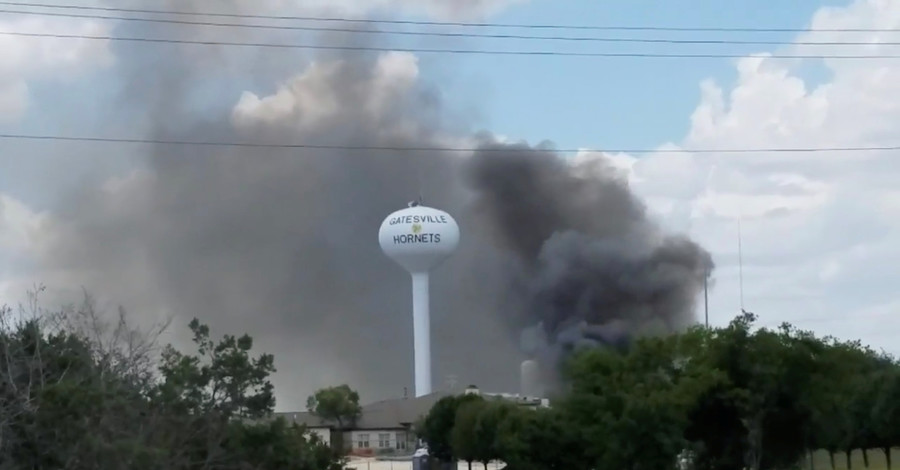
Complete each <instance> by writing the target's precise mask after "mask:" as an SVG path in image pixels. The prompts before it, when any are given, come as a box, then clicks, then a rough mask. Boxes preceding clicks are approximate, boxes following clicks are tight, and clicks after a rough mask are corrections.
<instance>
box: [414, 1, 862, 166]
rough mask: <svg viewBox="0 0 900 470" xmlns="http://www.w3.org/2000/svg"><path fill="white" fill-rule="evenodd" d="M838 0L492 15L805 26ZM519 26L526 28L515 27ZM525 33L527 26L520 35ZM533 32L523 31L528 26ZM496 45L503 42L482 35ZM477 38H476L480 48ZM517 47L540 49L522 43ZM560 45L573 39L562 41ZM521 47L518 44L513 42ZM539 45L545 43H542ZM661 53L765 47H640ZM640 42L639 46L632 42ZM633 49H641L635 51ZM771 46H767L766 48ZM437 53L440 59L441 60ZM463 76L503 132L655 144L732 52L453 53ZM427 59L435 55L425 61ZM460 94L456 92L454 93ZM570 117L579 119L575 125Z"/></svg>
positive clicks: (509, 19)
mask: <svg viewBox="0 0 900 470" xmlns="http://www.w3.org/2000/svg"><path fill="white" fill-rule="evenodd" d="M841 3H844V2H838V1H829V2H822V1H815V0H792V1H789V2H786V1H778V0H774V1H773V0H765V1H760V0H733V1H729V2H721V1H715V0H696V1H691V2H688V3H683V2H660V1H652V2H651V1H647V0H643V1H616V2H609V1H606V2H597V1H592V0H572V1H565V2H559V1H546V0H545V1H536V2H530V3H526V4H523V5H520V6H516V7H514V8H511V9H510V10H508V11H507V12H505V13H503V14H501V15H499V16H498V17H497V18H496V19H495V20H493V19H492V21H495V22H498V23H518V24H534V23H543V24H575V25H641V26H654V25H655V26H684V27H695V26H696V27H725V28H732V27H733V28H739V27H750V28H753V27H760V25H764V26H765V27H771V28H803V27H805V26H807V24H808V23H809V21H810V17H811V16H812V14H813V12H814V11H815V10H816V9H818V8H820V7H821V6H823V5H830V4H841ZM517 32H520V31H517ZM520 33H521V32H520ZM526 33H527V32H526ZM532 33H533V34H549V35H569V36H572V35H582V34H583V35H585V36H588V35H590V36H604V37H659V38H675V39H678V38H682V39H697V38H700V37H701V36H700V35H701V34H703V35H705V37H706V38H712V39H716V38H722V34H721V33H715V34H713V33H687V32H656V33H649V34H648V33H645V32H627V31H626V32H620V31H610V32H604V31H583V32H577V31H576V32H569V31H563V32H549V33H541V32H540V31H538V32H536V33H534V32H532ZM793 36H795V33H730V34H729V35H728V38H729V39H745V40H746V39H759V40H767V41H769V40H770V41H785V42H789V41H790V40H791V39H792V38H793ZM481 44H484V48H489V47H491V48H498V47H501V46H502V45H503V44H504V43H502V42H499V41H498V42H495V43H489V42H482V43H481ZM481 44H479V45H481ZM494 44H496V45H494ZM510 44H515V45H517V46H518V47H522V48H529V47H535V46H533V45H530V44H529V41H516V42H512V43H510ZM562 46H567V45H566V44H565V43H563V44H562ZM507 47H515V46H507ZM540 47H546V46H544V45H541V46H540ZM591 47H593V48H595V49H596V50H602V49H601V48H605V49H606V50H615V51H621V50H623V49H622V46H621V45H618V44H614V45H599V46H597V45H592V46H591ZM636 47H639V48H640V50H643V51H653V52H660V53H673V52H679V51H681V52H684V51H685V48H686V47H691V48H697V49H690V51H691V52H696V53H703V52H711V53H721V54H747V53H756V52H762V51H767V49H764V48H765V47H766V46H743V45H737V46H734V45H701V46H683V45H665V44H659V45H638V46H636ZM632 49H635V47H632ZM635 50H637V49H635ZM769 50H771V49H769ZM440 60H444V58H443V57H440ZM457 60H458V61H459V63H460V68H459V70H458V72H459V73H462V74H466V75H468V76H471V77H473V78H472V79H471V80H470V81H467V82H465V83H464V85H469V86H461V87H458V88H453V89H452V92H453V93H454V95H457V96H460V99H462V100H465V99H466V97H465V95H466V94H468V93H471V91H472V87H471V85H473V84H482V85H483V86H484V87H485V88H486V90H481V91H479V92H478V93H479V95H484V100H485V101H484V103H485V104H486V107H487V110H486V114H487V116H486V123H485V125H486V126H487V127H488V128H490V129H492V130H494V131H495V132H497V133H500V134H505V135H508V136H512V137H524V138H527V139H529V140H531V141H534V140H541V139H549V140H552V141H554V142H555V143H557V145H559V146H560V147H564V148H573V147H575V148H577V147H581V146H587V147H594V148H639V149H646V148H655V147H656V146H657V145H659V144H661V143H663V142H667V141H679V140H680V139H681V138H682V137H683V136H684V135H685V133H686V131H687V129H688V126H689V122H688V117H689V116H690V114H691V112H692V111H693V109H694V108H695V107H696V106H697V103H698V101H699V94H700V88H699V83H700V81H701V80H703V79H706V78H713V79H715V80H716V81H718V82H721V83H724V84H729V83H730V82H731V81H733V79H734V65H733V63H734V60H733V59H691V60H684V59H666V58H661V59H641V58H580V57H547V58H540V59H535V58H534V57H528V56H501V57H496V56H473V57H467V58H465V59H457ZM423 63H424V64H426V67H427V64H428V63H429V58H428V57H425V58H423ZM454 95H451V97H452V96H454ZM573 123H577V124H575V125H573Z"/></svg>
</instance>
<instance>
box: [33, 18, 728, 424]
mask: <svg viewBox="0 0 900 470" xmlns="http://www.w3.org/2000/svg"><path fill="white" fill-rule="evenodd" d="M184 3H190V2H183V1H182V2H178V4H179V5H182V7H183V8H184V6H183V4H184ZM125 27H126V26H123V28H125ZM127 27H128V28H135V29H137V27H135V26H127ZM145 27H146V26H145ZM182 31H183V30H182ZM141 32H144V33H145V32H146V31H137V32H135V31H133V30H130V31H129V34H130V35H137V34H139V33H141ZM196 34H197V35H200V33H199V32H196ZM203 34H204V35H205V34H206V33H203ZM254 34H262V33H254ZM204 37H205V36H204ZM319 40H321V41H327V42H329V43H335V42H347V41H349V43H352V41H354V40H348V39H347V38H345V37H333V36H328V37H324V38H319ZM121 47H123V48H126V47H134V46H124V45H123V46H121ZM272 54H278V55H277V56H273V55H272ZM118 55H119V57H121V58H122V59H121V60H120V61H119V62H118V64H117V67H118V69H117V72H118V78H119V79H120V81H121V85H122V86H121V88H120V89H121V93H120V94H117V95H115V96H114V99H115V105H116V107H117V109H116V110H115V114H114V115H115V116H118V117H122V118H124V117H125V116H132V119H133V116H140V121H139V123H140V124H141V127H140V128H141V129H143V131H142V132H143V133H144V135H143V137H145V138H150V139H163V140H187V141H209V142H213V141H235V140H239V141H247V142H267V143H278V144H300V145H313V146H315V145H337V146H347V147H393V148H418V149H422V148H433V147H460V146H463V147H465V146H471V145H476V146H478V147H479V149H480V150H478V151H476V152H474V154H471V155H465V154H460V153H454V152H438V151H426V150H416V151H413V150H393V151H389V150H337V149H322V148H305V147H296V148H290V149H285V148H264V147H233V146H232V147H229V146H224V147H223V146H178V145H166V144H156V145H147V146H144V147H135V146H117V147H110V148H109V150H110V151H115V152H121V153H122V155H123V157H125V156H133V157H136V158H139V159H140V161H141V162H142V166H141V169H140V170H139V171H137V172H135V173H133V174H129V175H126V176H123V177H122V178H119V179H118V180H116V181H113V182H110V183H109V184H107V185H104V186H103V187H102V188H97V187H93V186H85V187H84V188H82V189H81V190H80V191H78V192H77V193H76V194H69V195H67V197H66V198H65V200H64V201H63V202H61V204H60V207H58V210H57V211H56V216H57V217H56V220H57V223H56V224H55V227H54V232H53V233H52V234H50V235H48V237H47V240H48V241H47V242H46V246H45V249H44V252H43V256H42V263H43V268H44V269H45V270H46V272H60V270H64V271H65V272H67V273H69V274H68V276H69V277H68V280H69V281H70V282H72V283H76V285H83V286H85V287H86V288H87V289H88V290H90V291H92V292H95V293H98V294H102V295H105V296H108V297H111V298H114V299H116V300H117V301H118V302H120V303H122V304H124V305H125V306H126V307H127V308H128V309H129V310H130V311H132V312H134V313H135V314H142V312H145V313H144V314H145V315H151V314H152V313H153V312H163V313H171V314H174V315H175V316H176V318H177V321H178V322H180V323H186V322H187V320H188V319H189V318H190V317H193V316H196V317H199V318H200V319H201V320H202V321H204V322H207V323H209V324H210V326H211V327H212V328H213V330H214V331H216V332H222V333H225V332H228V333H239V332H244V331H246V332H248V333H250V334H251V335H252V336H254V338H255V339H256V340H257V344H258V347H259V349H261V350H265V351H269V352H272V353H274V354H275V355H276V366H277V367H278V368H279V372H278V374H277V377H276V387H277V390H278V391H279V400H280V402H279V408H281V409H292V408H294V409H296V408H300V407H302V406H303V405H302V404H303V403H304V402H305V399H306V396H307V395H308V394H309V393H310V392H312V391H313V390H314V389H315V388H318V387H322V386H327V385H333V384H338V383H348V384H350V385H351V386H353V387H356V388H358V389H360V391H361V393H362V395H363V397H364V400H365V401H372V400H375V399H380V398H386V397H396V396H400V395H401V394H402V393H403V389H404V387H408V388H411V383H412V357H411V356H412V324H411V315H410V308H411V306H410V293H409V279H408V277H407V275H406V274H405V273H404V272H403V271H402V270H401V269H400V268H398V267H397V266H396V265H394V263H393V262H392V261H391V260H389V259H388V258H387V257H386V256H384V255H383V254H382V253H381V251H380V249H379V246H378V243H377V230H378V227H379V225H380V223H381V220H382V219H383V217H385V216H386V215H387V214H389V213H390V212H392V211H394V210H396V209H398V208H402V207H404V206H405V204H406V203H407V202H408V201H410V200H412V199H414V198H415V197H417V196H418V195H419V194H420V193H423V196H424V199H425V203H426V205H431V206H435V207H439V208H441V209H444V210H447V211H448V212H450V213H451V214H453V215H454V217H455V218H456V219H457V220H458V222H459V224H460V227H461V231H462V240H461V244H460V247H459V250H458V251H457V253H456V254H455V255H454V256H453V257H452V258H450V259H449V260H448V261H447V262H446V263H444V264H443V265H441V267H440V268H438V269H437V270H436V271H435V273H434V275H433V278H432V279H433V281H432V289H433V291H432V315H433V316H434V318H433V322H432V325H433V326H432V328H433V330H432V331H433V340H432V342H433V345H434V353H435V358H434V361H435V364H434V368H435V377H436V382H437V383H436V384H435V385H436V387H437V388H440V387H441V385H442V383H441V382H443V379H444V378H445V377H448V376H451V375H452V376H456V378H457V382H458V383H460V384H468V383H475V384H478V385H479V386H481V387H483V388H485V389H493V390H515V389H516V388H517V385H516V384H517V383H518V363H519V361H521V360H522V359H523V357H525V356H526V355H531V356H540V357H544V358H549V359H548V360H551V361H553V360H556V359H558V358H559V356H560V354H564V353H565V351H566V350H567V349H568V348H571V347H572V346H574V345H578V344H589V345H591V344H598V343H604V344H619V343H621V342H622V341H627V340H628V339H630V338H632V337H634V336H635V335H637V334H641V331H646V328H648V325H649V326H653V325H661V327H663V328H665V329H672V328H678V327H680V326H683V325H684V324H686V323H688V322H690V321H691V318H692V315H693V309H694V299H695V297H696V294H697V292H698V289H699V287H700V286H701V285H702V280H703V276H704V275H705V273H706V271H707V269H709V268H710V267H711V260H710V256H709V254H708V253H707V252H706V251H704V250H703V249H702V248H701V247H699V246H698V245H696V244H695V243H693V242H691V241H690V240H687V239H684V238H681V237H673V236H667V235H666V234H664V233H662V232H661V231H660V230H659V228H658V227H657V226H656V225H655V224H654V223H653V221H651V220H650V219H649V218H648V216H647V214H646V211H645V209H644V206H643V204H642V203H641V202H640V201H639V200H638V199H637V198H636V197H635V195H634V194H632V193H631V191H630V190H629V188H628V185H627V182H626V181H625V180H624V179H623V177H621V175H619V174H618V172H616V171H615V170H614V169H613V168H612V167H611V166H610V165H609V164H608V162H606V161H604V160H603V159H599V158H598V159H594V160H592V161H591V162H588V163H581V164H574V163H572V162H571V161H569V160H567V159H565V158H564V157H562V156H560V155H556V154H555V153H554V152H553V151H552V150H550V149H545V148H532V147H529V146H527V145H524V144H504V143H500V142H498V141H497V140H496V139H495V138H493V137H492V136H491V135H490V134H488V133H478V134H476V133H475V132H474V131H475V130H474V129H467V128H466V125H465V122H463V121H460V120H456V119H453V118H451V117H450V116H452V115H453V112H452V110H449V109H448V108H447V107H446V106H445V104H443V103H442V101H441V97H440V92H439V89H438V88H436V87H432V86H429V85H428V84H426V83H424V82H423V80H422V79H421V78H420V77H419V64H418V62H417V59H416V58H415V57H414V56H412V55H410V54H406V53H385V54H379V55H374V54H363V53H360V52H347V53H343V54H324V55H312V56H309V55H304V54H301V53H289V52H285V51H284V50H279V51H275V52H269V51H261V52H259V53H258V54H248V53H245V52H241V51H238V52H234V53H231V52H229V51H227V50H215V49H213V50H211V51H210V50H208V49H200V50H198V49H197V48H187V47H185V48H178V47H177V46H173V47H172V49H171V50H169V51H168V53H167V54H164V53H163V52H162V51H160V50H158V49H146V48H143V49H142V48H134V49H127V50H123V51H120V53H119V54H118ZM160 57H165V61H164V62H160V61H161V60H162V59H160ZM287 69H291V70H294V72H293V73H294V76H293V77H292V78H287V79H286V77H287V75H286V73H287V72H286V70H287ZM297 70H301V72H300V73H299V74H297V73H296V71H297ZM244 89H253V90H259V91H256V92H254V93H250V92H245V93H243V94H241V91H242V90H244ZM54 151H56V152H67V151H68V150H67V149H66V148H57V149H55V150H54ZM526 336H531V337H533V338H537V339H532V340H526V341H523V340H522V338H523V337H526Z"/></svg>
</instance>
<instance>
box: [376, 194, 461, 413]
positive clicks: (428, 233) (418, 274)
mask: <svg viewBox="0 0 900 470" xmlns="http://www.w3.org/2000/svg"><path fill="white" fill-rule="evenodd" d="M378 243H379V244H380V245H381V249H382V250H383V251H384V253H385V254H386V255H388V256H389V257H390V258H391V259H393V260H394V261H396V262H397V264H399V265H400V266H402V267H403V269H405V270H407V271H408V272H409V273H410V275H411V276H412V294H413V344H414V354H415V356H414V361H415V376H416V378H415V384H416V396H417V397H421V396H424V395H428V394H430V393H431V318H430V315H429V312H428V306H429V304H428V273H429V272H430V271H431V270H432V269H433V268H435V267H436V266H437V265H438V264H440V263H441V261H444V260H445V259H447V257H448V256H450V255H451V254H452V253H453V251H454V250H456V246H457V245H459V226H458V225H457V224H456V221H455V220H453V217H451V216H450V214H448V213H446V212H444V211H441V210H438V209H434V208H431V207H425V206H421V205H418V204H417V203H410V204H409V207H408V208H406V209H402V210H399V211H397V212H394V213H393V214H391V215H389V216H388V217H387V218H386V219H384V222H382V223H381V229H380V230H379V231H378Z"/></svg>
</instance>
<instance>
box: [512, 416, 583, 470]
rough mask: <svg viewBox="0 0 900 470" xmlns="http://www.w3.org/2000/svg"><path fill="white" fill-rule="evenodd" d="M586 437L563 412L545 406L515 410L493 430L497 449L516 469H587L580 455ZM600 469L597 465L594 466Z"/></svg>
mask: <svg viewBox="0 0 900 470" xmlns="http://www.w3.org/2000/svg"><path fill="white" fill-rule="evenodd" d="M588 443H589V442H588V440H587V439H585V438H584V437H583V436H582V435H581V434H580V428H577V427H574V426H572V424H571V422H570V420H569V418H568V417H567V416H565V415H564V414H563V413H560V412H558V411H554V410H547V409H538V410H530V409H517V410H515V411H513V412H512V413H510V414H508V415H507V416H506V419H504V420H503V421H502V422H501V423H500V427H499V429H498V430H497V449H498V453H499V454H500V455H501V459H502V460H503V461H505V462H506V463H507V464H508V466H509V468H514V469H516V470H557V469H559V470H589V469H592V468H595V467H594V466H593V465H592V464H591V463H590V462H589V461H588V460H587V459H585V458H584V450H585V446H587V445H588ZM597 468H600V467H597Z"/></svg>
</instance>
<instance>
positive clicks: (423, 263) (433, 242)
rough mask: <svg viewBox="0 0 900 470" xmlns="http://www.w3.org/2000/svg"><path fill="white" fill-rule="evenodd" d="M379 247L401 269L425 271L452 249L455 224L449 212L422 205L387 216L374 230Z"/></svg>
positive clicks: (455, 239) (456, 235) (456, 234)
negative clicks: (379, 227) (377, 229)
mask: <svg viewBox="0 0 900 470" xmlns="http://www.w3.org/2000/svg"><path fill="white" fill-rule="evenodd" d="M378 243H379V244H381V249H382V250H383V251H384V253H385V254H386V255H388V256H389V257H390V258H391V259H393V260H394V261H396V262H397V263H398V264H399V265H400V266H403V269H406V270H407V271H409V272H411V273H416V272H426V271H430V270H431V269H432V268H434V267H435V266H437V265H438V264H439V263H440V262H441V261H443V260H444V259H446V258H447V257H448V256H450V254H452V253H453V251H454V250H456V246H457V245H458V244H459V226H458V225H457V224H456V221H455V220H453V217H451V216H450V214H448V213H446V212H444V211H442V210H438V209H434V208H432V207H425V206H413V207H408V208H406V209H401V210H399V211H397V212H394V213H393V214H391V215H389V216H387V218H386V219H384V222H382V223H381V229H380V230H379V231H378Z"/></svg>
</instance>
